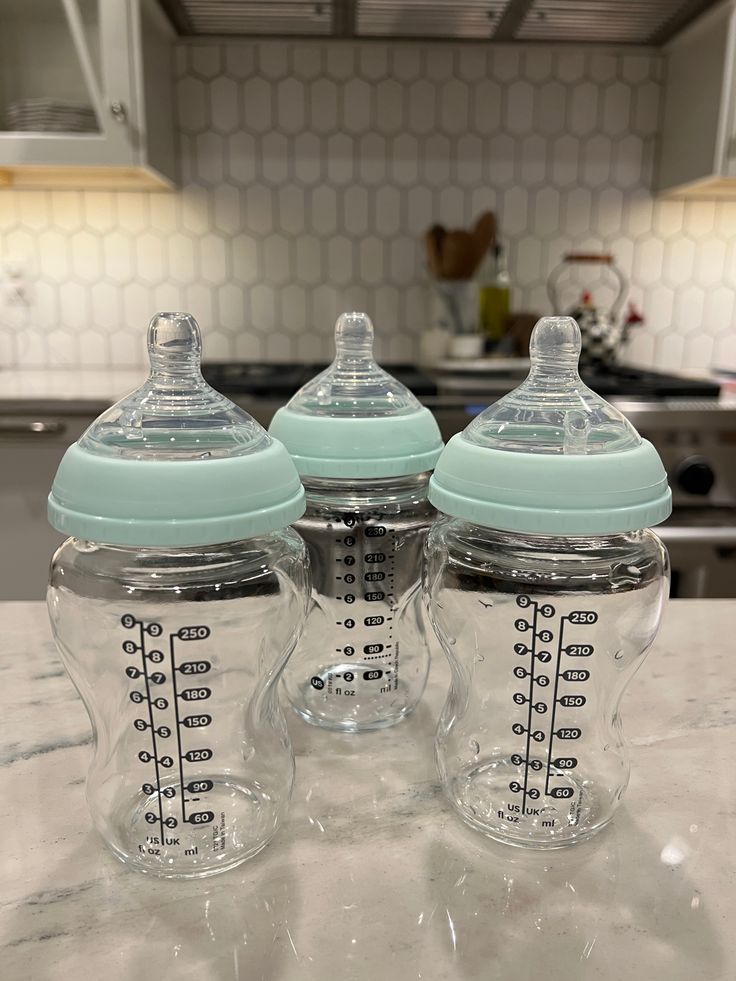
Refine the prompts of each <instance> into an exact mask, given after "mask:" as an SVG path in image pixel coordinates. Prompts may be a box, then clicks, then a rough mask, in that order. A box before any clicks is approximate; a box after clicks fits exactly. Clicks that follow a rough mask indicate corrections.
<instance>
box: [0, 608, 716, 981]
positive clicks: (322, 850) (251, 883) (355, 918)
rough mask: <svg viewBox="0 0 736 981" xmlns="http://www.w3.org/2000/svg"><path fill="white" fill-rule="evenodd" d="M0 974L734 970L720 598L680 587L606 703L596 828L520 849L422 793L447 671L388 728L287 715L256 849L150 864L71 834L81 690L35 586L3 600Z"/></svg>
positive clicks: (432, 977)
mask: <svg viewBox="0 0 736 981" xmlns="http://www.w3.org/2000/svg"><path fill="white" fill-rule="evenodd" d="M0 616H1V618H2V620H1V622H2V624H3V630H2V635H3V645H2V655H0V672H1V674H0V677H1V678H2V684H1V685H0V692H1V694H0V700H1V705H0V719H2V730H1V731H2V745H1V746H0V754H1V759H0V762H1V763H2V769H1V770H0V773H1V774H2V781H3V783H2V794H0V802H1V803H0V806H1V807H2V822H3V824H2V826H3V849H2V859H0V861H1V862H2V866H1V869H2V876H1V879H2V898H1V900H0V902H1V903H2V918H1V919H0V936H2V942H3V946H4V950H3V954H2V962H1V963H2V968H1V969H0V974H1V975H2V978H3V981H52V979H53V981H66V979H77V978H80V977H85V978H92V979H98V978H104V979H105V981H152V979H155V981H168V979H196V981H260V979H264V981H280V979H284V981H288V979H294V981H298V979H304V981H325V979H335V981H353V979H355V981H375V979H381V981H383V979H385V981H393V979H400V981H412V979H429V981H445V979H447V981H450V979H452V981H474V979H478V981H481V979H482V981H489V979H504V981H578V979H585V981H587V979H591V981H593V979H596V981H622V979H626V981H653V979H662V981H694V979H697V981H716V979H723V981H732V979H733V978H736V945H735V944H734V942H733V924H734V922H735V921H736V881H735V873H734V868H735V866H734V863H733V861H732V857H731V856H732V854H733V848H734V843H733V838H732V837H731V836H732V835H733V834H734V831H736V823H735V822H734V816H733V808H734V806H735V805H736V768H735V767H734V765H733V752H734V734H735V732H736V684H734V682H735V681H736V660H735V659H734V657H733V638H734V636H735V635H736V603H733V602H729V601H722V600H721V601H719V600H710V601H704V600H688V601H684V600H679V601H676V602H674V603H672V604H670V606H669V607H668V610H667V613H666V617H665V622H664V626H663V629H662V632H661V634H660V637H659V639H658V640H657V642H656V644H655V647H654V649H653V650H652V652H651V653H650V655H649V658H648V659H647V661H646V662H645V664H644V666H643V667H642V669H641V671H640V673H639V674H638V675H637V677H636V678H635V679H634V681H633V682H632V685H631V688H630V691H629V693H628V694H627V696H626V698H625V701H624V710H623V715H624V723H625V726H626V730H627V732H628V735H629V737H630V739H631V742H632V766H633V774H632V780H631V784H630V787H629V790H628V794H627V796H626V798H625V800H624V804H623V806H622V807H621V809H620V810H619V812H618V814H617V816H616V818H615V819H614V822H613V824H612V825H611V826H610V827H609V828H608V829H607V830H606V831H604V832H603V833H601V834H600V835H599V836H598V837H597V838H594V839H592V840H591V841H589V842H587V843H583V844H581V845H578V846H576V847H574V848H570V849H565V850H560V851H555V852H550V853H540V852H533V851H527V850H522V849H515V848H509V847H507V846H503V845H498V844H494V843H493V842H491V841H486V840H485V839H484V838H483V837H482V836H480V835H477V834H475V833H473V832H471V831H470V830H468V829H466V828H465V827H464V826H463V825H462V824H461V823H460V822H459V821H458V820H457V819H456V817H455V816H454V815H453V814H451V813H450V810H449V807H448V806H447V805H446V804H445V803H444V800H443V798H442V796H441V795H440V793H439V789H438V785H437V780H436V777H435V772H434V765H433V760H432V732H433V729H434V723H435V720H436V718H437V715H438V712H439V708H440V705H441V703H442V700H443V697H444V691H445V689H446V685H447V680H448V672H447V668H446V664H445V661H444V658H443V657H442V656H441V655H440V656H438V657H436V658H435V660H434V663H433V667H432V673H431V677H430V682H429V685H428V689H427V694H426V697H425V699H424V701H423V702H422V704H421V706H420V708H419V709H418V710H417V711H416V712H415V714H414V715H413V716H412V717H411V718H410V719H408V720H407V721H406V722H404V723H402V724H401V725H400V726H398V727H395V728H394V729H389V730H385V731H382V732H375V733H369V734H364V735H361V736H357V737H356V736H350V735H341V734H334V733H327V732H322V731H318V730H315V729H312V728H310V727H309V726H306V725H304V724H303V723H301V722H299V721H298V720H297V719H295V718H292V720H291V722H290V725H291V731H292V737H293V740H294V746H295V752H296V755H297V777H296V784H295V788H294V798H293V803H292V809H291V812H290V817H289V820H288V821H287V823H286V825H285V827H284V828H283V829H282V830H281V831H280V832H279V834H278V835H277V837H276V839H275V840H274V842H273V843H272V844H271V845H270V846H269V847H268V848H267V849H266V850H265V851H264V852H263V853H261V855H259V856H258V857H257V858H255V859H253V860H252V861H251V862H249V863H246V864H244V865H242V866H240V867H239V868H238V869H234V870H232V871H231V872H227V873H224V874H222V875H220V876H215V877H213V878H211V879H205V880H200V881H193V882H180V883H174V882H167V881H161V880H156V879H149V878H147V877H144V876H141V875H139V874H136V873H134V872H131V871H128V870H127V869H125V868H124V867H123V866H122V865H120V864H118V862H117V861H116V860H115V859H114V858H112V857H111V856H110V855H109V854H108V852H107V851H106V850H105V849H104V848H103V846H102V844H101V843H100V842H99V841H98V839H97V837H96V835H95V833H93V832H92V830H91V828H90V819H89V816H88V813H87V808H86V803H85V799H84V774H85V770H86V766H87V761H88V758H89V754H90V745H89V744H90V733H89V726H88V722H87V718H86V715H85V712H84V710H83V707H82V704H81V702H80V701H79V699H78V697H77V695H76V693H75V691H74V689H73V688H72V685H71V683H70V682H69V680H68V679H67V677H66V675H65V673H64V671H63V669H62V667H61V664H60V662H59V660H58V658H57V656H56V653H55V649H54V647H53V644H52V641H51V637H50V634H49V630H48V627H47V624H46V616H45V611H44V608H43V606H42V605H41V604H40V603H5V604H2V606H1V607H0Z"/></svg>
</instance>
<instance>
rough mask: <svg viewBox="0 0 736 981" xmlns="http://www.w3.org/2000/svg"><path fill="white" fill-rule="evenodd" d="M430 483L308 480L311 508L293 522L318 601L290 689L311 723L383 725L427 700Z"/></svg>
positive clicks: (414, 478)
mask: <svg viewBox="0 0 736 981" xmlns="http://www.w3.org/2000/svg"><path fill="white" fill-rule="evenodd" d="M428 480H429V474H426V473H425V474H416V475H411V476H408V477H395V478H390V479H384V480H360V481H358V480H354V481H350V480H337V479H317V478H313V477H307V478H303V482H304V486H305V489H306V492H307V511H306V514H305V515H304V517H303V518H301V519H300V520H299V521H297V522H296V523H295V524H294V527H295V528H296V530H297V531H298V532H299V533H300V535H301V536H302V538H303V539H304V541H305V542H306V544H307V548H308V549H309V554H310V561H311V567H312V583H313V588H312V605H311V608H310V611H309V614H308V616H307V622H306V626H305V629H304V633H303V635H302V639H301V641H300V643H299V645H298V647H297V649H296V651H295V652H294V656H293V657H292V658H291V660H290V662H289V664H288V666H287V669H286V671H285V672H284V687H285V690H286V693H287V695H288V698H289V701H290V702H291V704H292V706H293V707H294V709H295V711H296V712H297V713H298V714H299V715H300V716H301V717H302V718H303V719H304V720H305V721H307V722H310V723H313V724H315V725H320V726H324V727H325V728H328V729H338V730H343V731H360V730H366V729H378V728H382V727H384V726H390V725H393V724H394V723H396V722H399V721H400V720H401V719H403V718H404V717H405V716H406V715H408V714H409V713H410V712H411V711H412V709H413V708H414V707H415V706H416V704H417V702H418V701H419V699H420V698H421V696H422V692H423V691H424V686H425V683H426V680H427V672H428V670H429V648H428V646H427V637H426V629H425V622H424V616H423V608H422V595H421V565H422V549H423V546H424V541H425V538H426V535H427V531H428V529H429V526H430V524H431V521H432V519H433V517H434V514H435V512H434V509H433V508H432V506H431V505H430V504H429V502H428V501H427V483H428Z"/></svg>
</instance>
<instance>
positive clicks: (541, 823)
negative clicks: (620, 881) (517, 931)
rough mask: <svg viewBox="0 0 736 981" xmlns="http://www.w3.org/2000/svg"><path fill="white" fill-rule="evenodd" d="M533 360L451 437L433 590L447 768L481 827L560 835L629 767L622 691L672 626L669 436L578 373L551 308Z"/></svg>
mask: <svg viewBox="0 0 736 981" xmlns="http://www.w3.org/2000/svg"><path fill="white" fill-rule="evenodd" d="M530 354H531V370H530V373H529V376H528V377H527V379H526V380H525V381H524V382H523V383H522V384H521V385H520V386H519V387H518V388H517V389H515V390H514V391H513V392H511V393H510V394H509V395H507V396H505V397H504V398H502V399H500V400H499V401H498V402H496V403H495V404H494V405H492V406H490V407H489V408H488V409H486V410H485V411H484V412H482V413H481V414H480V415H479V416H478V417H477V418H476V419H474V420H473V422H472V423H470V425H469V426H468V427H467V428H466V429H465V431H464V432H462V433H460V434H459V435H457V436H454V437H453V438H452V440H450V442H449V443H448V445H447V448H446V449H445V451H444V453H443V454H442V456H441V457H440V460H439V462H438V464H437V468H436V471H435V474H434V476H433V478H432V481H431V483H430V491H429V499H430V501H431V502H432V503H433V504H434V505H435V506H436V507H437V509H438V510H439V511H440V512H442V517H441V518H440V519H439V520H438V521H437V523H436V524H435V525H434V526H433V528H432V531H431V533H430V535H429V538H428V541H427V546H426V571H425V590H426V594H427V598H428V602H429V607H430V613H431V618H432V622H433V625H434V627H435V631H436V633H437V636H438V638H439V640H440V642H441V644H442V647H443V648H444V650H445V653H446V655H447V657H448V660H449V662H450V667H451V673H452V680H451V688H450V692H449V695H448V697H447V701H446V703H445V706H444V710H443V712H442V715H441V718H440V722H439V725H438V729H437V735H436V744H435V750H436V759H437V765H438V769H439V775H440V779H441V782H442V786H443V788H444V791H445V793H446V794H447V796H448V798H449V800H450V802H451V803H452V805H453V807H454V808H455V809H456V810H457V811H458V812H459V814H460V816H461V817H462V818H463V819H464V820H465V821H466V822H467V823H468V824H469V825H471V826H472V827H474V828H476V829H478V830H479V831H482V832H484V833H485V834H487V835H489V836H490V837H492V838H497V839H499V840H501V841H504V842H508V843H511V844H515V845H528V846H532V847H556V846H560V845H566V844H569V843H572V842H576V841H579V840H581V839H584V838H585V837H587V836H588V835H591V834H593V833H594V832H596V831H598V830H599V829H600V828H602V827H604V825H606V824H607V823H608V821H610V819H611V817H612V815H613V813H614V811H615V810H616V808H617V806H618V804H619V802H620V801H621V798H622V795H623V793H624V791H625V789H626V785H627V783H628V779H629V760H628V755H627V751H626V745H625V743H624V739H623V734H622V728H621V719H620V715H619V703H620V701H621V697H622V695H623V692H624V689H625V688H626V686H627V684H628V683H629V681H630V680H631V678H632V676H633V674H634V672H635V671H636V670H637V668H638V667H639V665H640V664H641V663H642V660H643V658H644V655H645V653H646V651H647V649H648V648H649V646H650V644H651V643H652V641H653V640H654V637H655V635H656V633H657V629H658V627H659V622H660V617H661V614H662V608H663V604H664V602H665V598H666V595H667V590H668V581H669V571H668V561H667V554H666V552H665V549H664V547H663V546H662V543H661V542H660V540H659V539H658V538H657V536H656V535H655V534H654V533H653V532H651V531H649V530H648V527H649V526H650V525H654V524H657V523H658V522H661V521H663V520H664V519H665V518H666V517H667V516H668V515H669V513H670V510H671V495H670V490H669V487H668V485H667V477H666V474H665V471H664V468H663V466H662V463H661V461H660V459H659V456H658V455H657V453H656V451H655V449H654V447H653V446H652V445H651V444H650V443H648V442H647V441H646V440H643V439H641V437H640V436H639V434H638V433H637V432H636V430H635V429H634V428H633V427H632V426H631V425H630V423H629V422H627V420H626V419H625V418H624V417H623V416H622V415H621V413H620V412H618V411H617V410H616V409H615V408H614V407H613V406H611V405H609V404H608V403H607V402H605V401H604V400H603V399H602V398H600V397H599V396H597V395H596V394H595V393H594V392H592V391H591V390H590V389H589V388H587V387H586V386H585V385H584V384H583V383H582V381H581V380H580V377H579V376H578V370H577V364H578V357H579V355H580V330H579V328H578V326H577V324H576V323H575V321H574V320H572V319H570V318H568V317H553V318H546V319H543V320H541V321H540V322H539V323H538V324H537V326H536V327H535V328H534V333H533V334H532V339H531V347H530Z"/></svg>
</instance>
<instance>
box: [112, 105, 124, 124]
mask: <svg viewBox="0 0 736 981" xmlns="http://www.w3.org/2000/svg"><path fill="white" fill-rule="evenodd" d="M110 112H111V113H112V117H113V119H114V120H115V122H116V123H120V124H123V123H126V122H127V121H128V111H127V109H126V108H125V106H124V105H123V103H122V102H111V103H110Z"/></svg>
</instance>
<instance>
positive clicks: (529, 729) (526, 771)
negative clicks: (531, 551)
mask: <svg viewBox="0 0 736 981" xmlns="http://www.w3.org/2000/svg"><path fill="white" fill-rule="evenodd" d="M530 602H531V604H532V605H533V606H534V618H533V620H532V643H531V652H530V653H531V665H530V668H529V712H528V714H527V724H526V753H525V762H524V791H523V793H522V796H521V813H522V814H526V794H527V787H528V784H529V753H530V752H531V742H532V711H533V705H534V669H535V667H536V661H537V616H538V613H539V604H538V603H535V602H534V600H531V601H530Z"/></svg>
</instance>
